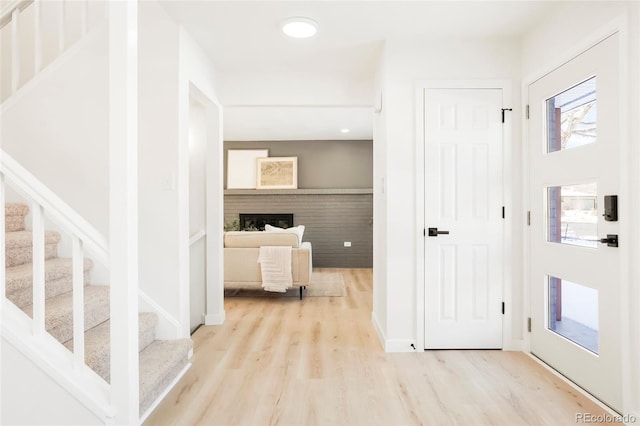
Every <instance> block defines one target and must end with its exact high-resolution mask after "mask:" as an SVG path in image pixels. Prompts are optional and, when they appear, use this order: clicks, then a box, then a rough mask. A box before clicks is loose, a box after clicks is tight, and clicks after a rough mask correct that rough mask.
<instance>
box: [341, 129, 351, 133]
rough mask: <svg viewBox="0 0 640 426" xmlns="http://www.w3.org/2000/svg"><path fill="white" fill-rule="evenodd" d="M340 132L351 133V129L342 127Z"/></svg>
mask: <svg viewBox="0 0 640 426" xmlns="http://www.w3.org/2000/svg"><path fill="white" fill-rule="evenodd" d="M340 132H342V133H349V129H341V130H340Z"/></svg>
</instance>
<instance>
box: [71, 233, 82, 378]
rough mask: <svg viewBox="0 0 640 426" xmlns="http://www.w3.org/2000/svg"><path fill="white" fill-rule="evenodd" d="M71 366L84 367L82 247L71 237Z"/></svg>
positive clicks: (77, 240) (78, 241)
mask: <svg viewBox="0 0 640 426" xmlns="http://www.w3.org/2000/svg"><path fill="white" fill-rule="evenodd" d="M72 246H73V247H72V248H73V364H74V367H75V368H76V369H80V368H82V366H83V365H84V247H83V245H82V241H80V239H79V238H78V237H77V236H75V235H74V236H73V241H72Z"/></svg>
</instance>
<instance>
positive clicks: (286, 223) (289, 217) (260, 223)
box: [240, 213, 293, 231]
mask: <svg viewBox="0 0 640 426" xmlns="http://www.w3.org/2000/svg"><path fill="white" fill-rule="evenodd" d="M265 225H271V226H277V227H278V228H291V227H292V226H293V213H240V229H241V230H242V231H245V230H246V229H247V228H252V227H255V228H258V230H260V231H264V226H265Z"/></svg>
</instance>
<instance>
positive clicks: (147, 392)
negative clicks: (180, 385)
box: [140, 339, 193, 415]
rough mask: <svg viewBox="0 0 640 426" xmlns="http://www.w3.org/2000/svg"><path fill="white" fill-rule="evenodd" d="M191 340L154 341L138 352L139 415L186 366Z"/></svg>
mask: <svg viewBox="0 0 640 426" xmlns="http://www.w3.org/2000/svg"><path fill="white" fill-rule="evenodd" d="M192 347H193V342H192V341H191V339H177V340H156V341H154V342H153V343H151V344H150V345H149V346H147V348H146V349H145V350H143V351H142V352H140V415H142V414H144V412H145V411H146V410H147V408H149V407H150V406H151V404H152V403H153V401H155V400H156V398H158V396H160V394H161V393H162V392H163V391H164V390H165V389H166V388H167V387H168V386H169V385H170V384H171V382H172V381H173V380H174V379H175V378H176V376H177V375H178V374H179V373H180V371H181V370H182V369H183V368H184V367H185V366H186V365H187V362H188V358H189V351H190V350H191V348H192Z"/></svg>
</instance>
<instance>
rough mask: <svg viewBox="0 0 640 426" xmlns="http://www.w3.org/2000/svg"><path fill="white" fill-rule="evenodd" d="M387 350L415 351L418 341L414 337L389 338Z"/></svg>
mask: <svg viewBox="0 0 640 426" xmlns="http://www.w3.org/2000/svg"><path fill="white" fill-rule="evenodd" d="M384 351H385V352H415V351H416V341H415V340H413V339H387V341H386V342H385V345H384Z"/></svg>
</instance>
